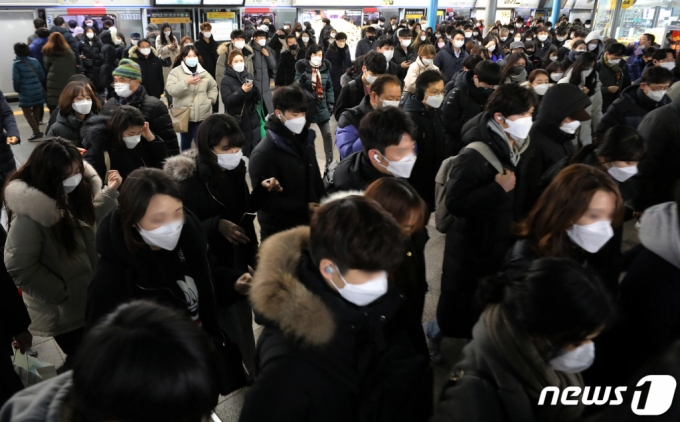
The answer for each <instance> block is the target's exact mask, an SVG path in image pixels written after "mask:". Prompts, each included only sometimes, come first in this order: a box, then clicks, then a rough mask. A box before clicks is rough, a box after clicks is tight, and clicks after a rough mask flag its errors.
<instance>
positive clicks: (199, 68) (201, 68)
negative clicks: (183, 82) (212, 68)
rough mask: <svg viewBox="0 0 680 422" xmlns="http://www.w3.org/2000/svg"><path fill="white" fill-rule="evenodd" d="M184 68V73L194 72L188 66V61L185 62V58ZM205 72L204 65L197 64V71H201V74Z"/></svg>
mask: <svg viewBox="0 0 680 422" xmlns="http://www.w3.org/2000/svg"><path fill="white" fill-rule="evenodd" d="M182 70H183V71H184V73H186V74H187V75H191V74H192V73H193V72H192V71H191V70H189V68H188V67H187V65H186V63H184V60H182ZM203 72H205V69H203V66H201V64H200V63H199V64H197V65H196V73H199V74H200V73H203Z"/></svg>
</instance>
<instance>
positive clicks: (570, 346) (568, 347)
mask: <svg viewBox="0 0 680 422" xmlns="http://www.w3.org/2000/svg"><path fill="white" fill-rule="evenodd" d="M602 330H604V327H600V328H598V329H597V330H595V331H594V332H592V333H590V334H589V335H588V336H586V338H585V339H584V340H583V341H578V342H575V343H570V344H568V345H566V346H564V347H562V350H564V351H566V352H571V351H572V350H576V349H578V348H579V347H581V346H583V345H584V344H588V343H592V342H593V340H595V338H596V337H597V336H599V335H600V333H602Z"/></svg>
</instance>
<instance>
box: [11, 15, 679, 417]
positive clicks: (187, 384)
mask: <svg viewBox="0 0 680 422" xmlns="http://www.w3.org/2000/svg"><path fill="white" fill-rule="evenodd" d="M323 23H324V27H323V29H322V30H321V31H320V32H319V33H318V34H317V33H316V32H315V30H314V29H312V27H311V25H310V24H309V22H305V23H304V24H303V23H299V22H296V23H294V24H293V25H291V23H288V22H285V23H284V24H283V25H280V26H278V27H275V26H274V25H272V22H271V19H269V18H265V19H263V20H261V21H259V20H258V21H256V22H252V25H251V24H249V25H246V26H244V28H243V29H242V30H241V29H237V30H234V31H233V32H232V33H231V37H230V38H231V40H230V41H228V42H225V43H221V44H220V43H218V42H216V41H215V39H214V37H213V34H212V26H211V24H210V23H209V22H205V23H202V24H201V25H200V34H198V37H197V39H195V40H193V39H191V38H189V37H184V38H182V39H181V40H180V39H178V37H176V36H175V35H174V34H173V31H172V28H171V26H170V25H168V24H163V25H162V26H161V27H160V31H159V27H158V26H156V25H155V24H150V25H148V26H147V27H146V30H147V34H145V35H146V36H145V37H142V36H141V34H139V33H133V34H131V35H130V39H129V41H130V46H127V43H126V40H125V37H124V36H123V35H122V34H120V33H118V31H117V30H116V28H115V26H113V22H111V21H107V20H105V21H104V22H103V28H101V29H99V27H98V24H96V21H95V20H93V19H91V18H87V19H86V20H85V26H84V28H83V30H82V32H81V33H78V34H76V33H75V32H76V31H71V30H69V26H70V23H67V22H65V21H64V20H63V19H62V18H56V19H54V26H53V27H52V28H49V29H48V28H47V27H46V25H45V22H44V21H43V20H42V19H36V20H35V33H34V35H32V36H31V37H30V38H29V40H28V41H29V42H28V43H17V44H16V45H15V46H14V50H15V53H16V58H15V60H14V62H13V81H14V89H15V91H16V92H17V93H18V96H19V107H20V108H21V109H22V111H23V115H24V117H25V118H26V121H27V123H28V125H29V126H30V129H31V131H32V134H31V136H30V137H29V138H28V141H35V142H39V144H37V145H36V147H35V149H34V150H33V152H32V153H31V155H30V158H29V159H28V160H27V161H26V162H25V163H22V164H21V165H20V166H19V167H18V168H17V166H16V160H15V159H14V156H13V153H12V150H11V145H16V144H18V143H19V142H21V140H22V139H21V138H22V137H21V134H20V133H19V130H18V127H17V124H16V121H15V117H14V114H13V112H12V109H11V107H10V106H9V104H8V103H7V101H6V100H5V98H4V96H3V95H2V94H1V93H0V111H2V120H1V121H0V173H1V180H0V181H2V183H3V186H4V188H3V190H2V201H3V206H4V210H5V212H6V214H7V224H6V226H4V228H3V229H2V230H1V231H0V235H1V237H2V239H3V242H2V243H3V245H4V263H3V266H2V267H0V284H1V286H0V288H2V294H0V340H1V341H2V342H4V343H5V346H4V347H6V348H7V349H8V350H9V349H10V344H11V345H12V346H13V347H14V348H15V349H18V351H17V352H15V353H28V352H30V349H31V345H32V336H41V337H53V338H54V340H55V341H56V343H57V344H58V345H59V347H60V348H61V350H62V351H63V353H64V354H65V356H66V359H65V363H64V365H63V366H62V367H60V368H58V370H57V372H58V374H59V375H58V376H57V377H56V378H54V379H51V380H47V381H43V382H41V383H38V384H37V385H35V386H32V387H30V388H28V389H26V390H23V391H20V390H22V388H23V385H22V383H21V381H20V379H19V378H18V377H17V376H16V375H15V373H14V369H13V366H12V364H11V361H10V360H9V359H7V360H6V362H5V364H2V365H0V374H1V375H0V404H1V403H5V402H6V404H5V405H4V407H2V410H0V421H19V420H31V421H37V420H45V421H57V420H65V421H77V420H86V421H89V422H105V421H113V420H115V421H133V420H134V421H136V420H164V421H178V422H179V421H189V420H191V421H194V420H196V421H197V420H200V419H201V418H205V417H207V416H208V415H209V414H210V412H211V411H212V409H214V407H215V405H216V403H217V400H218V395H220V394H222V395H225V394H228V393H230V392H233V391H235V390H237V389H239V388H241V387H244V386H246V385H250V388H249V389H248V391H247V393H246V395H245V402H244V405H243V410H242V413H241V416H240V420H241V421H244V422H250V421H263V420H277V421H302V420H305V421H319V420H324V421H356V420H360V421H428V420H429V421H436V422H440V421H441V422H444V421H466V422H467V421H514V420H522V421H533V420H535V421H565V422H568V421H569V422H570V421H577V420H584V419H586V418H588V420H591V419H590V418H592V420H622V421H623V420H628V419H627V418H628V417H632V416H633V414H632V413H631V414H630V415H626V414H621V412H620V411H619V410H618V409H616V408H612V409H609V408H604V409H603V408H602V407H588V408H586V407H585V406H584V405H583V401H581V402H580V404H579V405H577V406H569V405H568V404H565V401H564V400H563V401H562V402H557V403H556V404H554V405H553V406H538V401H539V397H540V396H541V392H542V391H543V389H544V388H546V387H558V388H560V391H565V390H564V389H566V388H578V389H579V391H581V389H582V388H583V387H584V386H586V385H588V386H603V387H604V386H612V385H626V384H627V383H628V382H632V381H633V380H631V379H629V376H630V375H632V374H637V373H638V371H644V370H645V368H648V367H651V368H657V369H655V370H656V371H657V372H658V371H659V369H658V368H659V367H663V368H664V369H662V370H665V371H671V372H672V371H675V367H677V362H676V361H677V354H675V355H673V353H674V351H677V347H678V346H677V343H676V341H677V340H680V329H678V327H680V314H678V309H679V306H678V298H679V297H680V291H679V289H680V287H679V286H680V283H679V281H680V243H679V242H680V220H679V218H680V216H679V214H678V209H677V208H678V204H679V203H680V189H676V187H677V182H678V181H679V180H680V167H679V166H677V165H676V164H677V163H676V162H675V161H674V160H675V159H674V158H673V157H677V156H680V147H679V146H678V143H677V142H675V137H676V135H677V133H680V99H678V98H677V94H676V93H677V92H680V84H679V81H680V67H676V66H675V65H676V63H677V61H678V60H680V57H678V56H676V54H675V51H674V50H671V49H662V48H659V46H658V45H656V44H655V43H654V36H653V35H651V34H644V35H642V36H640V39H639V41H638V42H636V43H633V44H630V45H624V44H621V43H618V42H617V41H616V40H615V39H605V38H602V37H601V36H600V35H599V34H598V33H597V32H592V31H591V29H592V28H591V22H590V21H586V22H584V23H582V22H581V21H580V20H578V19H577V20H575V21H574V22H571V23H569V22H568V21H567V18H566V16H562V17H561V18H560V20H559V22H557V23H556V24H554V25H553V23H552V22H549V21H546V20H544V19H534V18H531V17H530V18H528V19H527V20H526V21H525V20H524V18H522V17H516V18H515V19H513V20H512V22H510V23H509V24H506V25H503V24H501V23H500V22H496V23H495V24H493V25H485V24H484V22H482V21H476V20H474V19H472V20H469V19H468V20H466V19H455V20H452V21H446V22H442V23H441V24H440V25H439V26H438V27H437V28H436V29H435V28H429V27H425V28H424V26H423V25H422V24H421V22H419V21H417V20H399V19H398V18H397V17H394V16H393V17H391V18H389V19H387V18H385V17H383V18H379V19H374V20H372V21H367V22H365V25H364V27H363V28H362V39H361V40H360V41H359V43H358V44H357V46H356V51H355V55H354V56H355V59H354V61H352V59H351V57H352V55H351V54H350V51H349V46H348V43H347V40H348V37H347V34H345V33H343V32H338V31H337V30H336V29H335V28H333V26H332V25H331V21H330V20H329V19H327V18H325V19H323ZM71 29H74V28H72V27H71ZM72 32H73V33H72ZM220 100H221V101H222V104H223V106H224V113H219V112H218V111H219V105H220V104H219V101H220ZM45 105H47V107H48V110H49V112H50V116H48V122H47V124H48V127H47V128H46V129H44V130H43V129H41V127H40V126H41V125H42V124H43V121H44V116H43V114H44V113H43V110H44V106H45ZM331 120H335V121H336V122H337V129H336V131H335V133H333V131H332V129H331V127H332V126H331ZM312 124H315V125H316V127H317V128H318V131H319V132H320V133H319V134H320V137H321V140H322V142H321V145H323V149H324V151H323V155H319V156H322V157H324V158H323V159H322V160H321V165H320V164H319V160H318V159H317V151H316V148H317V146H316V144H315V139H316V138H317V133H316V132H315V130H314V129H312V127H311V126H312ZM178 134H179V136H178ZM178 138H179V139H178ZM336 151H337V153H336ZM319 152H320V151H319ZM336 154H337V155H339V157H340V161H336V160H335V159H334V157H335V156H336ZM324 163H325V165H324ZM431 217H433V218H434V224H433V225H431V224H430V223H431V221H432V218H431ZM631 220H636V229H638V230H639V239H640V244H638V245H637V246H635V247H634V248H632V249H630V250H627V251H625V252H624V251H623V238H624V234H623V224H624V222H626V221H631ZM428 225H429V228H430V233H432V231H431V230H434V229H435V228H436V230H438V231H440V232H441V233H444V234H445V246H444V250H443V251H441V254H440V255H441V256H442V257H443V261H442V265H443V272H442V276H441V289H440V296H439V302H438V304H437V311H436V319H434V320H431V321H425V322H423V313H424V309H425V300H426V296H427V293H428V288H429V287H428V279H427V275H426V274H427V272H426V263H425V247H426V244H427V243H428V240H429V234H428ZM433 226H434V227H433ZM253 316H254V319H255V322H257V323H258V324H260V325H261V326H263V327H264V328H263V330H262V332H261V335H260V337H259V340H258V342H257V346H256V344H255V340H254V336H253V330H252V324H253ZM447 337H449V338H458V339H465V340H467V345H466V346H465V348H464V350H463V357H462V360H461V361H459V362H446V358H445V355H444V354H443V353H442V348H441V345H442V341H443V339H445V338H447ZM674 344H675V345H674ZM664 352H666V353H667V354H666V355H662V353H664ZM668 356H671V357H673V356H674V357H675V361H674V360H673V359H669V358H668ZM445 362H446V363H448V364H449V365H451V368H452V369H451V377H450V379H449V380H448V381H447V382H446V384H445V385H444V388H443V391H441V392H440V391H434V385H433V384H434V381H433V372H432V366H431V365H433V364H434V365H437V364H443V363H445ZM623 368H625V370H624V369H623ZM655 373H656V372H655ZM440 393H441V396H440ZM435 397H439V400H438V401H437V404H435V406H434V407H433V403H435ZM586 398H587V397H586ZM624 399H625V400H628V401H630V400H632V398H631V397H629V396H626V397H625V398H624ZM614 412H618V413H614ZM679 412H680V406H678V405H675V404H674V406H673V407H672V410H671V411H670V412H669V413H668V414H667V416H668V417H669V419H668V420H675V419H674V418H677V417H678V416H679V415H680V413H679ZM614 414H615V415H617V416H616V417H614V416H608V415H614Z"/></svg>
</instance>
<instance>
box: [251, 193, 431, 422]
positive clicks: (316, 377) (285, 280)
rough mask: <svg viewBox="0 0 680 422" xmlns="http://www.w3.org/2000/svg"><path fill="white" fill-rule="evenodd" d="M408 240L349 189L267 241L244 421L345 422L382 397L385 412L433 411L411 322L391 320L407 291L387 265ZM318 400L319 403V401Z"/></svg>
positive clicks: (424, 414)
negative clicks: (259, 332) (254, 372)
mask: <svg viewBox="0 0 680 422" xmlns="http://www.w3.org/2000/svg"><path fill="white" fill-rule="evenodd" d="M349 221H353V222H354V223H353V224H351V225H349V226H347V222H349ZM403 243H404V241H403V234H402V231H401V228H400V227H399V225H398V224H397V222H396V221H395V220H394V218H393V217H392V216H390V215H389V214H388V213H387V212H386V211H385V210H383V209H382V207H380V205H378V204H377V203H376V202H375V201H373V200H371V199H368V198H364V197H361V196H357V195H349V196H346V197H344V198H342V199H336V200H332V201H330V202H328V203H326V204H324V205H322V206H321V207H320V208H319V209H318V210H317V211H316V212H315V213H314V216H313V217H312V220H311V225H310V227H298V228H296V229H293V230H290V231H287V232H284V233H280V234H278V235H276V236H274V237H272V238H271V239H268V240H267V241H265V242H264V243H263V244H262V247H261V248H260V251H261V252H260V256H262V257H263V258H262V259H261V260H260V262H259V266H258V268H257V271H256V272H255V275H254V277H253V285H252V288H251V291H250V299H251V303H252V304H253V309H254V311H255V315H256V320H257V321H259V322H261V323H262V324H264V326H265V328H264V333H263V336H262V337H261V340H260V341H259V344H258V362H259V363H260V365H259V370H260V372H259V374H258V377H257V379H256V380H255V382H254V384H253V386H252V387H251V388H250V389H249V390H248V392H247V394H246V398H245V402H244V405H243V410H242V412H241V421H243V422H252V421H261V420H271V419H276V420H279V421H282V422H291V421H299V420H300V419H301V418H302V419H308V420H324V421H329V422H339V421H347V420H354V419H356V418H359V419H363V418H365V417H369V416H368V414H373V413H374V412H375V407H376V406H377V407H378V408H380V409H383V410H382V411H381V412H380V416H381V418H383V417H384V419H385V420H409V421H424V420H427V418H429V416H430V415H431V413H432V410H431V405H432V402H431V400H432V378H431V372H430V369H429V368H428V367H427V366H428V364H427V360H426V359H425V358H424V357H422V356H420V355H418V354H416V352H415V350H414V349H413V345H412V342H411V341H410V340H409V337H408V330H407V328H406V327H403V326H397V325H396V324H392V321H393V318H394V316H395V314H396V313H397V312H398V311H399V308H400V307H401V306H402V304H403V302H404V301H405V299H404V298H403V297H400V296H401V295H403V294H402V293H400V292H399V291H398V289H397V288H396V287H395V286H394V285H392V284H390V283H389V282H388V272H390V271H393V270H396V269H397V268H398V267H399V265H400V264H401V262H402V260H403V256H404V255H405V252H404V247H403ZM352 245H361V246H352ZM272 280H273V281H274V283H272V282H271V281H272ZM298 315H304V316H305V317H304V318H301V317H299V316H298ZM307 321H314V324H313V325H314V327H313V328H312V327H311V326H310V325H309V324H308V323H307ZM341 321H346V322H344V323H343V322H341ZM344 324H348V325H347V327H348V328H349V329H345V328H343V325H344ZM351 326H354V327H355V328H353V329H351ZM284 327H285V328H284ZM398 350H401V352H398ZM350 356H352V357H353V358H352V359H349V360H348V357H350ZM397 356H398V357H397ZM358 362H362V366H363V365H364V364H365V365H366V368H367V369H360V368H359V366H358V365H359V363H358ZM397 362H400V363H397ZM378 367H379V368H381V369H379V370H378V369H377V368H378ZM318 368H327V369H329V370H324V371H319V370H318ZM397 368H398V370H397ZM291 370H292V371H293V373H295V374H296V376H289V375H288V374H289V373H290V371H291ZM376 370H377V371H378V372H376ZM357 391H361V392H362V393H361V394H359V395H358V396H357V393H356V392H357ZM387 391H390V394H389V395H385V394H380V393H378V395H375V393H376V392H387ZM272 395H276V397H277V399H276V400H272ZM428 399H429V400H430V402H429V403H428V402H427V401H428ZM320 401H322V402H324V406H323V407H319V406H316V405H314V404H313V403H318V402H320ZM369 418H370V417H369Z"/></svg>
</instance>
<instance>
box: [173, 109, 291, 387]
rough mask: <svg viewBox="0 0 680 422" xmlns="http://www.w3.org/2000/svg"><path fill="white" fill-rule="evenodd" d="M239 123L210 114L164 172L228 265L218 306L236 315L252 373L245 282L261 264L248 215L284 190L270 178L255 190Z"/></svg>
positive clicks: (235, 322)
mask: <svg viewBox="0 0 680 422" xmlns="http://www.w3.org/2000/svg"><path fill="white" fill-rule="evenodd" d="M239 126H240V125H239V123H238V121H237V120H236V119H235V118H234V117H232V116H229V115H224V114H214V115H212V116H210V117H208V118H207V119H206V120H205V121H204V122H203V123H202V124H201V129H200V130H199V133H198V140H197V144H198V150H191V151H185V152H184V153H183V154H182V155H179V156H176V157H172V158H170V159H168V161H167V162H166V163H165V166H164V168H163V170H164V171H165V173H166V174H168V175H170V176H172V177H173V178H174V179H175V180H177V181H178V182H179V183H180V184H181V186H182V190H183V192H184V198H183V205H184V207H185V208H186V209H187V210H189V211H191V212H193V213H194V215H195V216H196V217H197V218H198V219H199V220H200V221H201V225H202V226H203V228H204V229H205V231H206V234H207V236H208V244H209V247H210V250H211V251H212V255H213V256H214V257H215V258H216V259H217V261H218V262H219V264H220V265H221V267H223V268H224V270H223V272H224V273H225V275H226V283H223V284H221V285H219V286H215V287H216V288H217V289H219V290H220V291H218V292H217V293H216V299H217V305H218V308H219V309H220V311H221V310H225V311H226V312H228V313H229V314H232V315H236V316H237V317H236V318H232V319H231V320H230V322H229V323H227V325H229V326H231V327H232V330H228V329H227V328H226V327H225V329H227V332H229V333H232V332H233V331H235V332H237V333H238V337H237V338H239V339H240V341H238V343H239V347H240V348H241V351H242V355H243V358H244V362H245V363H246V367H247V368H248V371H249V372H251V371H253V370H254V365H253V357H254V353H255V339H254V338H253V317H252V309H251V308H250V306H249V305H248V302H247V300H246V299H247V287H248V284H246V283H244V281H247V280H248V279H249V277H250V274H249V267H251V268H256V267H257V265H256V263H257V260H256V255H257V248H258V243H257V234H256V232H255V226H254V224H253V220H252V219H251V218H248V216H249V215H251V216H252V214H253V213H255V212H257V211H258V210H259V209H260V208H261V207H262V206H263V204H264V203H265V202H266V201H267V200H268V198H269V197H270V196H272V195H274V194H276V193H278V192H280V191H281V190H282V189H281V186H280V185H279V183H278V181H277V180H276V179H274V178H271V179H267V180H263V181H262V182H261V183H260V184H258V185H255V189H254V190H253V191H252V192H250V189H249V188H248V185H247V183H246V165H245V162H244V161H243V159H242V157H243V153H242V152H241V151H242V148H243V146H244V142H245V138H244V136H243V133H242V132H241V130H240V129H239ZM242 278H243V279H242ZM239 279H241V280H239ZM222 290H226V291H224V292H222ZM252 373H253V374H254V372H252Z"/></svg>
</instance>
